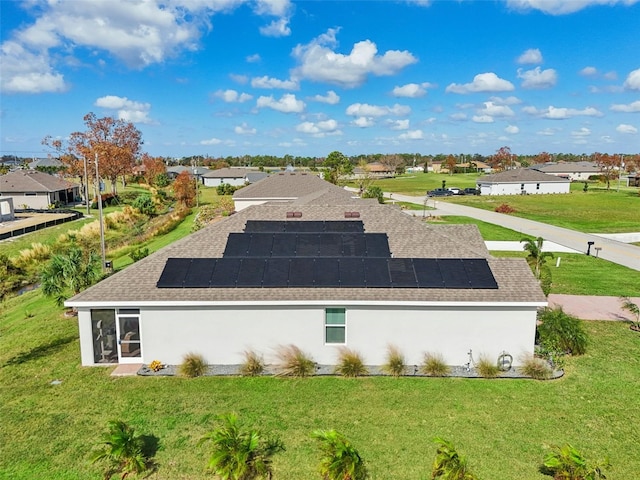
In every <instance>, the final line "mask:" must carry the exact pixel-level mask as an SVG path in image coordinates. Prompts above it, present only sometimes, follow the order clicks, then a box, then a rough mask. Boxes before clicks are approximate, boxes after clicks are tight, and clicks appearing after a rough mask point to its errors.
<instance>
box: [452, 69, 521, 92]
mask: <svg viewBox="0 0 640 480" xmlns="http://www.w3.org/2000/svg"><path fill="white" fill-rule="evenodd" d="M512 90H515V87H514V86H513V84H512V83H511V82H509V81H508V80H504V79H502V78H500V77H498V76H497V75H496V74H495V73H493V72H488V73H480V74H478V75H476V76H475V77H473V82H471V83H465V84H462V85H460V84H457V83H452V84H451V85H449V86H448V87H447V88H446V90H445V91H446V92H447V93H449V92H451V93H460V94H465V93H475V92H510V91H512Z"/></svg>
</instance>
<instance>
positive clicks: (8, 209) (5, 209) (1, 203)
mask: <svg viewBox="0 0 640 480" xmlns="http://www.w3.org/2000/svg"><path fill="white" fill-rule="evenodd" d="M11 220H15V214H14V211H13V198H9V197H0V222H9V221H11Z"/></svg>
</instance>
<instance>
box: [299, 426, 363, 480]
mask: <svg viewBox="0 0 640 480" xmlns="http://www.w3.org/2000/svg"><path fill="white" fill-rule="evenodd" d="M311 437H312V438H314V439H316V440H318V441H319V442H320V450H321V451H322V454H323V456H322V458H321V460H320V467H319V470H320V475H322V478H323V480H365V479H367V478H369V473H368V472H367V467H366V465H365V463H364V460H362V458H361V457H360V454H359V453H358V451H357V450H356V449H355V447H354V446H353V445H351V443H350V442H349V441H348V440H347V439H346V438H345V437H344V436H343V435H342V434H340V433H338V432H336V431H335V430H315V431H314V432H313V433H312V434H311Z"/></svg>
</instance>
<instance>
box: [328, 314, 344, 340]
mask: <svg viewBox="0 0 640 480" xmlns="http://www.w3.org/2000/svg"><path fill="white" fill-rule="evenodd" d="M324 329H325V334H324V335H325V338H324V341H325V343H346V330H347V321H346V311H345V309H344V308H327V309H326V310H325V318H324Z"/></svg>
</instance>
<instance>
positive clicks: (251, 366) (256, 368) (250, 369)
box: [240, 350, 264, 377]
mask: <svg viewBox="0 0 640 480" xmlns="http://www.w3.org/2000/svg"><path fill="white" fill-rule="evenodd" d="M262 372H264V360H263V359H262V357H261V356H260V355H258V354H257V353H256V352H254V351H253V350H246V351H245V352H244V361H243V362H242V365H241V366H240V375H242V376H243V377H256V376H258V375H261V374H262Z"/></svg>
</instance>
